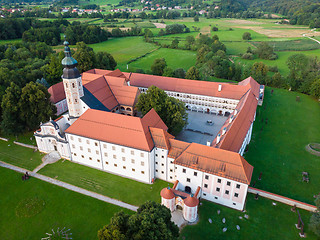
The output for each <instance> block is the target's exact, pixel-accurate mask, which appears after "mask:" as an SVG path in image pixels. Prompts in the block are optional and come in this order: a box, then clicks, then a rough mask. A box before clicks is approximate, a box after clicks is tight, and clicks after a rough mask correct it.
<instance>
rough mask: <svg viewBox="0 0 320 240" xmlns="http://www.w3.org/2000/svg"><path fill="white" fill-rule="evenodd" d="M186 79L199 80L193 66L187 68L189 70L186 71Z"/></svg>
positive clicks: (196, 70)
mask: <svg viewBox="0 0 320 240" xmlns="http://www.w3.org/2000/svg"><path fill="white" fill-rule="evenodd" d="M186 79H191V80H200V79H201V77H200V72H199V70H198V69H197V68H196V67H195V66H193V67H191V68H189V70H188V71H187V74H186Z"/></svg>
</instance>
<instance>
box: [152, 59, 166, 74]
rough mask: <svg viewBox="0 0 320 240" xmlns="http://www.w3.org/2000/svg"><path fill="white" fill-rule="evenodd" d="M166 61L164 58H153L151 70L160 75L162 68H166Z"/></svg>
mask: <svg viewBox="0 0 320 240" xmlns="http://www.w3.org/2000/svg"><path fill="white" fill-rule="evenodd" d="M166 66H167V63H166V60H165V59H164V58H157V59H155V60H154V62H153V64H152V66H151V71H152V73H153V74H155V75H159V76H162V74H163V71H164V69H165V68H166Z"/></svg>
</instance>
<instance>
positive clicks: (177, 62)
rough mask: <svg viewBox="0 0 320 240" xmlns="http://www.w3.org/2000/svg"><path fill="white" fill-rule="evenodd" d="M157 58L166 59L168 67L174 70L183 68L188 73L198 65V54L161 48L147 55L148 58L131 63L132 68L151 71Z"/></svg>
mask: <svg viewBox="0 0 320 240" xmlns="http://www.w3.org/2000/svg"><path fill="white" fill-rule="evenodd" d="M157 58H164V59H165V60H166V62H167V66H168V67H171V68H172V69H176V68H183V69H184V70H186V71H187V70H188V69H189V68H190V67H192V66H194V65H195V63H196V52H192V51H187V50H178V49H168V48H161V49H159V50H157V51H155V52H153V53H151V54H149V55H147V56H146V57H144V58H141V59H139V60H138V61H135V62H133V63H130V67H133V68H142V69H144V70H147V69H149V70H150V69H151V65H152V64H153V62H154V60H155V59H157Z"/></svg>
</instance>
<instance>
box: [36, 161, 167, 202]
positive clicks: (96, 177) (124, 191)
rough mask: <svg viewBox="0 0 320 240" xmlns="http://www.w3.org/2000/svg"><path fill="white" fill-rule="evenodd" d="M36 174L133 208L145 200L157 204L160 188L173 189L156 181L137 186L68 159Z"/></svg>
mask: <svg viewBox="0 0 320 240" xmlns="http://www.w3.org/2000/svg"><path fill="white" fill-rule="evenodd" d="M39 173H40V174H43V175H46V176H49V177H52V178H56V179H58V180H61V181H64V182H67V183H70V184H73V185H76V186H78V187H82V188H85V189H88V190H90V191H93V192H97V193H100V194H103V195H105V196H108V197H111V198H115V199H118V200H121V201H123V202H126V203H130V204H133V205H136V206H139V205H141V204H142V203H144V202H145V201H147V200H152V201H156V202H160V191H161V190H162V188H164V187H167V186H172V184H169V183H167V182H164V181H162V180H159V179H157V180H156V181H155V183H154V184H152V185H150V184H145V183H140V182H137V181H134V180H131V179H127V178H124V177H120V176H117V175H114V174H110V173H107V172H103V171H100V170H96V169H93V168H90V167H87V166H83V165H80V164H77V163H73V162H70V161H67V160H66V161H59V162H57V163H54V164H51V165H47V166H46V167H45V168H43V169H41V170H40V172H39Z"/></svg>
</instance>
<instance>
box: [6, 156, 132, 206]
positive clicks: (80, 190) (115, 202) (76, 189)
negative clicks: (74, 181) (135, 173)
mask: <svg viewBox="0 0 320 240" xmlns="http://www.w3.org/2000/svg"><path fill="white" fill-rule="evenodd" d="M0 167H4V168H8V169H11V170H14V171H16V172H19V173H25V172H27V171H28V172H29V170H26V169H24V168H20V167H17V166H14V165H11V164H8V163H5V162H2V161H0ZM29 175H30V176H32V177H34V178H38V179H40V180H42V181H45V182H48V183H51V184H54V185H57V186H60V187H63V188H66V189H69V190H71V191H74V192H78V193H81V194H83V195H87V196H89V197H93V198H96V199H99V200H101V201H104V202H107V203H111V204H113V205H117V206H120V207H123V208H127V209H129V210H132V211H137V209H138V207H137V206H134V205H131V204H128V203H124V202H121V201H119V200H116V199H113V198H109V197H106V196H104V195H101V194H98V193H95V192H91V191H88V190H86V189H83V188H80V187H77V186H74V185H71V184H69V183H65V182H62V181H59V180H56V179H53V178H50V177H47V176H44V175H41V174H39V173H34V172H29Z"/></svg>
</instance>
